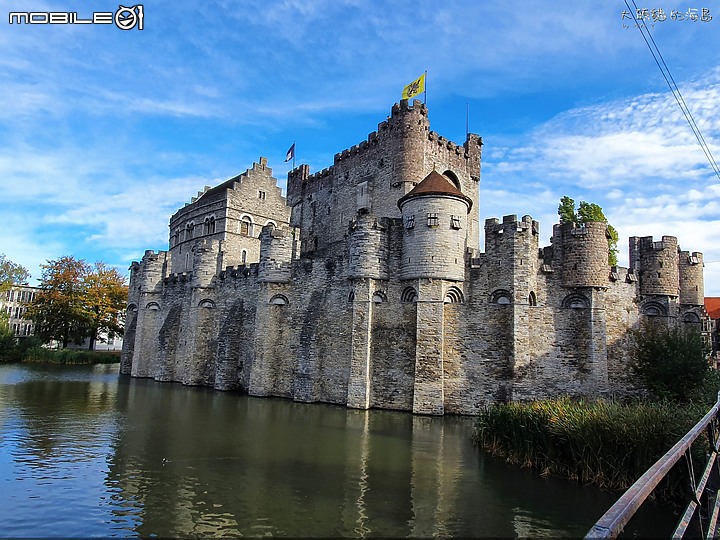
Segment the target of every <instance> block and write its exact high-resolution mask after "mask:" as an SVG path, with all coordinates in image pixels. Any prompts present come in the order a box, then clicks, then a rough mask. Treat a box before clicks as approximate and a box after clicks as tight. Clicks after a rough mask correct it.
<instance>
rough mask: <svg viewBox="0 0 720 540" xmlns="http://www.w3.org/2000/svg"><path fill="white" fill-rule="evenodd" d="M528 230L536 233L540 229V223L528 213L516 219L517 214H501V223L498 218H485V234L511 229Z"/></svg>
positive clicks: (517, 230) (509, 230)
mask: <svg viewBox="0 0 720 540" xmlns="http://www.w3.org/2000/svg"><path fill="white" fill-rule="evenodd" d="M528 230H529V231H530V232H532V234H538V233H539V230H540V224H539V223H538V222H537V221H536V220H534V219H533V218H532V217H531V216H528V215H524V216H523V217H522V219H520V220H518V218H517V214H508V215H506V216H503V219H502V223H501V222H500V220H499V219H498V218H487V219H486V220H485V234H489V233H499V234H502V233H507V232H511V231H515V232H525V231H528Z"/></svg>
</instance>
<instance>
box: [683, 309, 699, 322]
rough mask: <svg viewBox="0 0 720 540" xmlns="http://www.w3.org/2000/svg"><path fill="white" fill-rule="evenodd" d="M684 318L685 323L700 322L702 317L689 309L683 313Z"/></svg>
mask: <svg viewBox="0 0 720 540" xmlns="http://www.w3.org/2000/svg"><path fill="white" fill-rule="evenodd" d="M682 320H683V322H684V323H695V324H698V323H700V317H699V316H698V314H697V313H693V312H692V311H688V312H687V313H686V314H685V315H683V318H682Z"/></svg>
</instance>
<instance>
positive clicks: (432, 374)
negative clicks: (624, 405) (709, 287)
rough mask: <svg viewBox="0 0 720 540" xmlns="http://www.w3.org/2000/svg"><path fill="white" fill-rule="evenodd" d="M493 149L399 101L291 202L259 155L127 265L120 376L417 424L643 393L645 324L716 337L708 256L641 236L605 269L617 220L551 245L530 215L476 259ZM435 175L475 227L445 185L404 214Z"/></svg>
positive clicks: (295, 189) (299, 182)
mask: <svg viewBox="0 0 720 540" xmlns="http://www.w3.org/2000/svg"><path fill="white" fill-rule="evenodd" d="M480 150H481V141H480V139H479V137H477V136H475V135H469V136H468V140H467V141H466V143H465V145H464V146H458V145H456V144H454V143H452V142H449V141H447V140H446V139H443V138H442V137H440V136H439V135H437V134H435V133H434V132H431V131H430V130H429V123H428V120H427V109H426V108H425V106H424V105H421V104H420V103H419V102H417V101H416V102H415V103H414V104H413V105H412V106H408V105H407V103H401V104H400V105H397V106H395V107H393V110H392V114H391V116H390V117H389V118H388V120H386V121H385V122H381V123H380V124H379V126H378V131H377V132H373V133H371V134H370V136H369V137H368V139H367V141H365V142H363V143H361V144H360V145H358V146H356V147H353V148H351V149H348V150H346V151H343V152H341V153H339V154H337V155H336V156H335V160H334V163H333V165H332V166H331V167H329V168H328V169H325V170H323V171H320V172H319V173H316V174H314V175H310V174H309V168H308V167H307V166H306V165H301V166H300V167H298V168H297V169H295V170H294V171H291V173H290V174H289V177H288V198H287V204H288V205H289V206H286V203H285V200H284V199H283V198H282V197H281V194H280V190H279V189H278V188H277V185H276V181H275V179H274V178H272V172H271V170H270V169H269V168H268V167H267V162H266V160H265V159H264V158H261V159H260V161H259V163H256V164H254V165H253V167H252V168H251V169H249V170H248V171H247V172H245V173H243V174H242V175H239V176H237V177H235V178H232V179H230V180H228V181H227V182H225V183H223V184H221V185H219V186H216V187H214V188H205V190H204V191H202V192H200V193H198V196H197V197H195V198H193V200H192V202H191V203H190V204H189V205H187V206H185V207H184V208H183V209H181V210H179V211H178V212H177V213H176V214H175V215H174V216H173V218H172V219H171V242H170V251H169V252H159V253H154V252H151V251H148V252H146V253H145V256H144V257H143V260H142V261H141V262H140V263H133V265H132V267H131V280H130V287H129V302H128V304H129V305H128V311H127V333H126V335H125V340H124V347H123V354H122V358H121V368H120V369H121V372H122V373H130V374H131V375H133V376H136V377H151V378H154V379H156V380H158V381H175V382H180V383H182V384H186V385H201V386H209V387H213V388H216V389H218V390H236V391H244V392H248V393H249V394H251V395H254V396H277V397H283V398H287V399H293V400H296V401H301V402H317V401H321V402H328V403H335V404H340V405H346V406H348V407H354V408H360V409H366V408H370V407H375V408H386V409H395V410H407V411H413V412H415V413H419V414H445V413H457V414H476V413H478V412H479V411H480V410H481V408H482V407H483V406H485V405H486V404H487V403H491V402H496V401H510V400H534V399H544V398H549V397H558V396H562V395H573V396H597V395H607V394H612V395H628V394H631V393H632V392H633V391H634V390H635V387H634V383H633V380H632V377H631V376H630V371H629V369H628V365H629V359H630V356H629V355H630V345H631V334H630V332H631V330H632V329H633V328H637V327H638V325H639V324H641V323H643V322H651V321H654V322H656V323H658V324H664V325H670V324H684V325H694V326H695V327H698V328H701V329H702V328H703V326H702V325H703V321H704V320H705V317H706V314H705V312H704V311H703V307H702V294H703V281H702V254H699V253H692V252H679V249H678V246H677V240H676V239H675V238H674V237H663V239H662V241H660V242H654V241H653V240H652V238H651V237H647V238H636V237H633V238H631V239H630V268H629V269H625V268H615V267H613V268H610V267H609V264H608V259H607V256H608V241H607V237H606V224H604V223H588V224H586V225H584V226H582V227H579V226H574V225H572V224H566V225H558V226H556V227H554V229H553V237H552V240H551V245H550V246H545V247H543V248H540V247H539V244H538V238H539V224H538V223H537V222H536V221H534V220H533V219H532V218H531V217H530V216H523V217H522V218H521V219H519V220H518V218H517V216H515V215H509V216H504V217H503V219H502V221H499V220H497V219H488V220H486V221H485V252H484V253H479V250H478V249H477V247H478V246H477V241H478V224H477V221H478V213H477V212H478V207H479V205H478V204H477V203H478V196H479V195H478V192H477V185H478V182H479V174H480V163H479V161H480ZM433 169H435V170H436V171H438V172H442V174H444V175H445V177H446V178H448V179H450V181H451V182H453V183H454V184H455V185H456V186H457V187H459V189H460V190H461V191H462V193H463V194H465V195H466V196H467V197H469V199H470V200H471V201H472V203H473V204H472V205H471V207H470V208H471V211H470V213H468V211H467V210H468V201H466V200H464V199H463V197H460V196H459V195H457V194H455V195H452V190H451V191H447V190H443V189H441V188H439V187H437V186H438V184H435V185H434V186H433V188H432V189H430V188H429V187H428V186H430V185H432V182H431V181H440V184H444V181H442V180H441V179H437V178H435V179H434V180H433V178H432V177H431V178H429V179H428V184H425V191H423V190H422V189H419V190H417V191H416V192H415V193H414V194H413V195H412V196H410V197H408V198H406V199H404V200H403V201H402V203H403V207H402V210H401V209H400V208H398V206H397V202H398V200H399V199H400V198H401V197H402V196H404V195H405V194H407V193H409V192H410V191H411V190H412V188H413V186H415V185H417V184H418V183H419V182H421V181H422V180H423V179H424V178H425V177H426V176H427V175H428V174H429V173H430V172H431V171H433ZM436 187H437V189H436ZM448 189H449V186H448ZM428 213H429V214H437V222H436V223H434V222H433V223H431V222H429V221H428V216H427V214H428ZM411 215H412V216H414V217H415V220H414V223H413V224H412V225H411V226H409V225H408V222H407V218H408V217H409V216H411ZM211 216H212V217H214V229H213V228H212V226H210V221H209V217H211ZM451 216H455V218H456V219H455V220H452V219H450V218H451ZM243 219H246V220H247V221H246V223H248V226H247V229H244V227H245V226H244V225H243ZM193 221H194V223H195V224H196V228H195V229H193V234H192V238H189V237H186V236H183V235H178V234H176V233H177V231H180V230H181V229H182V230H183V231H185V229H183V227H185V228H187V224H188V223H190V222H193ZM269 221H272V226H270V225H266V224H267V223H268V222H269ZM200 222H202V226H201V228H200V229H197V226H198V223H200ZM298 227H300V228H298ZM183 234H185V233H184V232H183Z"/></svg>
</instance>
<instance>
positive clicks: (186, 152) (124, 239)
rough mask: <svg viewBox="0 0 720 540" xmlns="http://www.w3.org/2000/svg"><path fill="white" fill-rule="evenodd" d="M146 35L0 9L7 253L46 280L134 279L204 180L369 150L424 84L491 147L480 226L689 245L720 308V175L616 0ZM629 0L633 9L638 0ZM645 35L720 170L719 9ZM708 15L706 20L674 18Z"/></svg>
mask: <svg viewBox="0 0 720 540" xmlns="http://www.w3.org/2000/svg"><path fill="white" fill-rule="evenodd" d="M142 5H143V7H144V29H143V30H142V31H138V30H137V29H133V30H129V31H122V30H120V29H118V28H117V27H115V26H114V25H40V24H37V25H17V24H13V25H10V24H8V14H9V13H10V12H11V11H16V10H18V9H28V10H32V11H35V12H61V11H64V12H69V11H76V12H78V14H79V16H80V17H87V16H88V15H89V14H90V13H91V12H93V11H97V12H102V11H114V10H116V9H117V3H113V2H109V1H107V0H95V1H94V2H92V3H88V2H86V1H79V0H51V1H47V0H27V1H25V2H22V3H18V2H11V1H8V0H0V51H1V53H2V54H0V96H1V99H0V103H2V104H3V106H2V107H0V188H2V189H0V215H2V220H3V222H4V227H3V228H2V232H1V233H0V234H1V235H2V236H0V240H1V241H0V252H4V253H5V254H6V255H7V257H8V258H10V259H11V260H13V261H15V262H18V263H21V264H23V265H24V266H26V267H27V268H28V269H29V270H30V272H31V273H32V275H33V280H31V282H33V281H34V279H35V278H37V277H39V275H40V268H39V265H40V264H42V263H43V262H45V261H46V260H48V259H55V258H57V257H60V256H62V255H74V256H76V257H78V258H84V259H87V260H88V261H90V262H94V261H96V260H104V261H106V262H107V263H109V264H112V265H116V266H117V267H118V268H119V269H120V270H121V271H123V272H124V273H126V270H127V267H128V266H129V264H130V262H131V261H132V260H135V259H139V258H140V257H141V256H142V254H143V252H144V250H145V249H164V248H166V247H167V232H168V230H167V226H168V219H169V217H170V215H171V214H172V213H174V212H175V210H176V209H177V208H178V207H180V206H181V205H182V204H184V203H185V202H188V201H189V200H190V198H191V197H192V196H193V195H195V194H196V193H197V191H198V190H202V188H203V186H205V185H215V184H217V183H220V182H222V181H223V180H226V179H227V178H230V177H231V176H234V175H236V174H238V173H240V172H243V171H244V170H245V169H246V168H248V167H250V166H251V165H252V163H253V161H257V160H258V158H259V157H260V156H261V155H262V156H267V157H268V160H269V164H270V166H271V167H272V168H273V171H274V174H275V176H276V177H277V178H278V180H279V182H280V184H281V186H283V187H284V185H285V178H286V175H287V171H288V169H289V165H290V164H289V163H284V161H283V160H284V157H285V152H286V151H287V149H288V147H289V146H290V144H291V143H292V142H293V141H296V142H297V163H298V164H299V163H308V164H309V165H310V167H311V170H312V171H317V170H319V169H322V168H324V167H327V166H329V165H331V164H332V159H333V155H334V154H335V153H336V152H339V151H341V150H343V149H345V148H347V147H349V146H351V145H353V144H357V143H358V142H360V141H362V140H363V139H365V138H366V136H367V134H368V133H369V132H370V131H373V130H375V129H376V127H377V124H378V123H379V122H380V121H382V120H384V119H385V118H386V116H387V115H388V114H389V112H390V108H391V106H392V104H393V103H394V102H396V101H398V100H399V98H400V93H401V91H402V87H403V86H404V85H405V84H407V83H409V82H411V81H412V80H413V79H415V78H416V77H417V76H419V75H420V74H421V73H422V72H423V71H424V70H427V72H428V79H427V99H428V103H427V104H428V108H429V115H430V122H431V126H432V129H433V130H435V131H437V132H439V133H440V134H442V135H444V136H446V137H448V138H450V139H452V140H454V141H456V142H462V141H463V140H464V137H465V109H466V103H468V104H469V109H470V130H471V131H473V132H475V133H478V134H480V135H481V136H482V137H483V141H484V147H483V152H484V154H483V164H482V177H481V185H480V189H481V193H480V213H481V219H483V220H484V219H485V218H488V217H501V216H503V215H505V214H518V215H519V216H522V215H524V214H529V215H531V216H533V218H535V219H537V220H539V221H540V226H541V229H540V234H541V244H542V245H547V244H549V237H550V235H551V231H552V224H553V223H554V222H555V221H556V218H557V214H556V210H557V205H558V201H559V199H560V198H561V197H562V196H563V195H569V196H571V197H573V198H574V199H575V200H576V201H580V200H586V201H590V202H595V203H598V204H600V205H601V206H602V207H603V209H604V211H605V214H606V215H607V217H608V218H609V220H610V222H611V223H612V224H613V225H614V226H615V227H616V228H617V229H618V232H619V234H620V248H621V250H620V263H621V264H622V265H627V238H628V236H647V235H654V236H655V237H656V239H659V237H660V236H662V235H674V236H677V237H678V239H679V242H680V245H681V247H682V248H683V249H684V250H692V251H701V252H703V253H704V255H705V264H706V266H705V285H706V289H705V291H706V295H707V296H720V234H718V233H720V214H719V212H718V210H719V209H720V183H719V181H718V178H717V177H716V176H714V174H713V172H712V170H711V168H710V166H709V164H708V163H707V161H706V159H705V156H704V155H703V153H702V150H701V149H700V147H699V145H698V144H697V143H696V142H695V139H694V136H693V134H692V132H691V130H690V128H689V127H688V126H687V124H686V122H685V120H684V118H683V116H682V113H681V112H680V109H679V108H678V106H677V104H676V103H675V101H674V99H673V98H672V96H671V94H670V92H669V90H668V87H667V85H666V83H665V81H664V79H663V78H662V75H661V74H660V71H659V70H658V68H657V66H656V65H655V62H654V60H653V59H652V57H651V55H650V52H649V51H648V49H647V47H646V45H645V42H644V41H643V40H642V37H641V35H640V33H639V32H638V30H637V29H634V28H631V27H630V28H623V24H624V23H625V24H627V23H628V21H627V20H625V21H623V20H622V17H621V14H622V12H623V11H624V10H625V9H626V8H625V4H624V2H622V1H614V0H608V1H604V2H597V1H590V0H580V1H576V2H554V1H530V0H528V1H514V2H513V1H508V2H486V1H470V0H462V1H460V0H446V1H443V2H437V1H434V0H427V1H425V0H420V1H416V2H413V3H410V4H408V3H400V2H388V1H383V2H380V1H372V0H362V1H360V0H349V1H346V0H318V1H310V0H308V1H299V0H284V1H274V0H262V1H255V0H250V1H242V2H229V1H210V0H208V1H205V2H187V1H185V0H178V1H176V2H172V3H171V2H158V1H155V0H152V1H150V0H148V1H146V2H145V3H143V4H142ZM631 5H632V4H631ZM637 6H638V7H639V8H647V9H660V8H662V9H663V10H664V11H665V13H666V15H668V18H667V20H666V21H664V22H662V23H660V22H658V23H656V24H655V26H654V27H652V28H651V32H652V34H653V37H654V38H655V41H656V42H657V44H658V46H659V47H660V50H661V52H662V53H663V56H664V58H665V60H666V62H667V64H668V66H669V67H670V69H671V71H672V74H673V76H674V78H675V80H676V82H677V84H678V86H679V87H680V89H681V91H682V92H683V96H684V97H685V100H686V102H687V104H688V106H689V107H690V109H691V111H692V112H693V114H694V116H695V119H696V121H697V123H698V124H699V125H700V128H701V129H702V132H703V135H704V137H705V139H706V140H707V142H708V144H709V145H710V147H711V149H712V151H713V153H714V155H715V156H716V157H717V158H718V159H720V142H719V141H720V110H719V109H718V103H720V2H718V1H717V0H712V1H707V2H705V3H704V4H697V5H695V4H680V3H667V2H664V1H658V2H655V3H653V4H640V3H638V4H637ZM690 8H693V9H697V10H698V11H700V10H701V9H702V8H707V9H709V10H710V15H711V16H712V17H713V20H711V21H709V22H701V21H697V22H693V21H689V20H685V21H677V20H675V21H673V20H671V18H670V17H669V15H670V14H671V12H672V10H682V11H683V12H686V11H687V10H688V9H690Z"/></svg>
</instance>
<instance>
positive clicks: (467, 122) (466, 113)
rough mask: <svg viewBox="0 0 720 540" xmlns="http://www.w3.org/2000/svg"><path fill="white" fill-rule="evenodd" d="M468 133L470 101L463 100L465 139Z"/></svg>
mask: <svg viewBox="0 0 720 540" xmlns="http://www.w3.org/2000/svg"><path fill="white" fill-rule="evenodd" d="M469 134H470V102H469V101H466V102H465V139H467V137H468V135H469Z"/></svg>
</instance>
